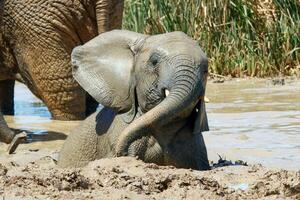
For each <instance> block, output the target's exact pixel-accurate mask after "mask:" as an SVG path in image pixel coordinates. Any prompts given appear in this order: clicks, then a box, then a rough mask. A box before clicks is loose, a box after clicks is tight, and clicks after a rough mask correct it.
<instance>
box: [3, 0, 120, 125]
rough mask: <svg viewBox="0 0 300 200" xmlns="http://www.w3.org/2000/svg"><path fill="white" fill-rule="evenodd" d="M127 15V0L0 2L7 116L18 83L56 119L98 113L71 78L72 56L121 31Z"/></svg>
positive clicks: (92, 102) (4, 111)
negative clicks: (102, 36)
mask: <svg viewBox="0 0 300 200" xmlns="http://www.w3.org/2000/svg"><path fill="white" fill-rule="evenodd" d="M122 13H123V0H18V1H16V0H0V110H1V109H2V111H3V114H13V84H14V80H19V81H21V82H24V83H25V84H26V85H27V86H28V87H29V88H30V90H31V91H32V92H33V93H34V94H35V95H36V96H37V97H39V98H41V99H42V100H43V101H44V103H45V104H46V105H47V107H48V108H49V110H50V112H51V113H52V116H53V118H54V119H61V120H76V119H83V118H85V116H86V115H87V114H90V113H91V112H93V111H94V110H95V109H96V107H97V105H98V104H97V102H96V101H94V100H93V99H92V98H91V97H90V96H89V95H86V92H85V91H84V90H83V89H82V88H81V87H80V86H79V85H78V83H77V82H76V81H75V80H74V79H73V77H72V69H71V63H70V62H71V58H70V56H71V52H72V49H73V48H74V47H75V46H78V45H81V44H83V43H85V42H87V41H88V40H90V39H91V38H93V37H95V36H96V35H98V33H102V32H105V31H109V30H112V29H115V28H120V27H121V22H122ZM1 91H2V92H1ZM2 93H4V94H6V95H2ZM86 105H88V106H86Z"/></svg>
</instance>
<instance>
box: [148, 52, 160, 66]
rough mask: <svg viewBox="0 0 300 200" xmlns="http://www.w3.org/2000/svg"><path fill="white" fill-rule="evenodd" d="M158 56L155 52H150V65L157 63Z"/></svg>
mask: <svg viewBox="0 0 300 200" xmlns="http://www.w3.org/2000/svg"><path fill="white" fill-rule="evenodd" d="M159 59H160V56H159V55H158V54H156V53H154V54H152V55H151V57H150V58H149V62H150V64H151V66H153V67H155V66H156V65H157V64H158V63H159Z"/></svg>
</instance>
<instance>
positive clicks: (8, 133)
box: [0, 112, 15, 144]
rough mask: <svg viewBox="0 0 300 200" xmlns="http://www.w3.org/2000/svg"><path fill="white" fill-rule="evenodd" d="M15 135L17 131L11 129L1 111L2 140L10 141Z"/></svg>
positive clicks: (0, 128)
mask: <svg viewBox="0 0 300 200" xmlns="http://www.w3.org/2000/svg"><path fill="white" fill-rule="evenodd" d="M14 136H15V133H14V132H13V131H12V130H10V129H9V128H8V126H7V124H6V122H5V120H4V118H3V115H2V114H1V112H0V142H4V143H7V144H8V143H10V142H11V141H12V140H13V138H14Z"/></svg>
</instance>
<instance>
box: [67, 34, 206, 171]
mask: <svg viewBox="0 0 300 200" xmlns="http://www.w3.org/2000/svg"><path fill="white" fill-rule="evenodd" d="M72 64H73V76H74V78H75V79H76V80H77V81H78V83H79V84H80V85H81V86H82V87H83V88H84V89H85V90H86V91H87V92H88V93H89V94H90V95H91V96H93V97H94V98H95V99H96V100H97V101H98V102H99V103H100V104H102V105H103V106H105V107H109V108H112V109H114V110H115V111H116V112H117V113H118V114H120V115H122V117H123V119H124V121H125V122H126V123H128V126H127V127H126V128H125V129H124V130H122V131H121V132H120V135H119V136H118V141H117V143H116V145H115V149H114V150H115V154H116V156H126V155H129V156H138V157H139V158H141V159H143V160H144V161H146V162H155V163H158V164H163V165H175V166H177V167H184V168H196V169H209V164H208V159H207V152H206V147H205V144H204V140H203V137H202V133H201V132H202V131H207V130H208V124H207V118H206V111H205V105H204V100H203V97H204V93H205V86H206V78H207V73H208V59H207V57H206V55H205V54H204V53H203V51H202V50H201V48H200V47H199V46H198V44H197V43H196V42H195V41H193V40H192V39H191V38H189V37H188V36H187V35H185V34H184V33H182V32H172V33H166V34H161V35H154V36H147V35H143V34H138V33H134V32H130V31H125V30H114V31H111V32H106V33H103V34H101V35H99V36H98V37H96V38H94V39H92V40H91V41H89V42H87V43H86V44H85V45H83V46H79V47H76V48H75V49H74V50H73V52H72Z"/></svg>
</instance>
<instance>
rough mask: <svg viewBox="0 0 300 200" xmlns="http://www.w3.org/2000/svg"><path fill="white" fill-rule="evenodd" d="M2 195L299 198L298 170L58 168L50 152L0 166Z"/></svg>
mask: <svg viewBox="0 0 300 200" xmlns="http://www.w3.org/2000/svg"><path fill="white" fill-rule="evenodd" d="M0 198H2V199H6V200H8V199H299V198H300V171H298V172H292V171H286V170H268V169H266V168H264V167H262V166H261V165H253V166H229V167H221V168H217V169H213V170H211V171H204V172H201V171H195V170H188V169H175V168H174V167H170V166H157V165H155V164H145V163H143V162H141V161H138V160H136V159H135V158H115V159H102V160H98V161H94V162H92V163H90V164H89V165H88V166H86V167H84V168H82V169H60V168H58V167H57V166H56V165H55V163H54V161H53V159H52V158H51V157H50V156H45V157H42V158H40V159H38V160H36V161H34V162H30V163H28V164H26V165H18V164H17V163H15V162H10V161H9V160H7V162H5V163H2V164H0Z"/></svg>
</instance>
